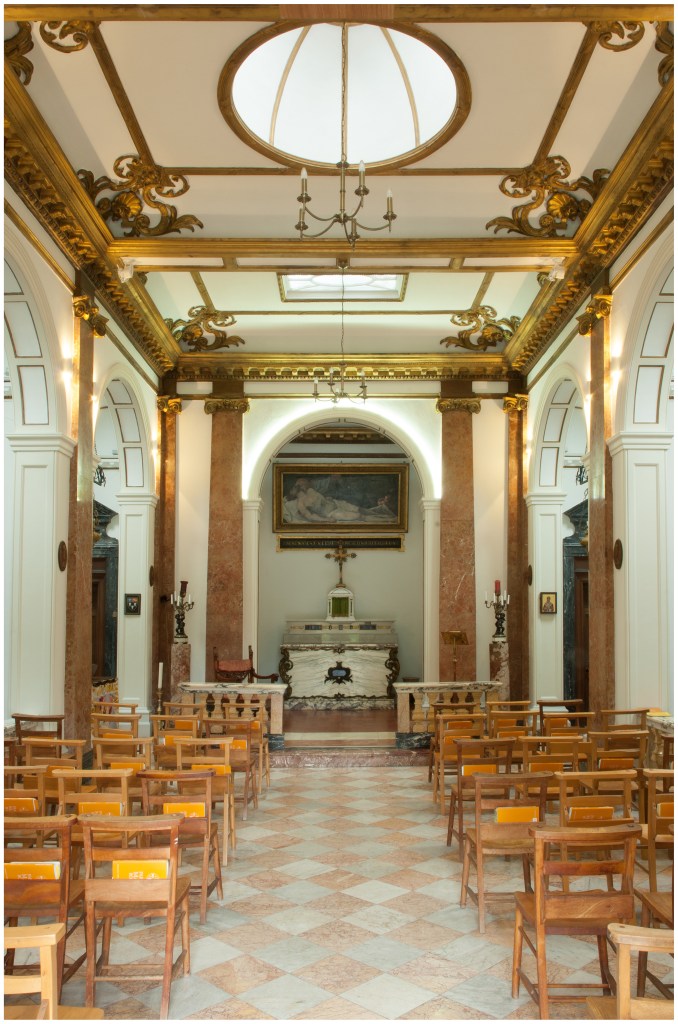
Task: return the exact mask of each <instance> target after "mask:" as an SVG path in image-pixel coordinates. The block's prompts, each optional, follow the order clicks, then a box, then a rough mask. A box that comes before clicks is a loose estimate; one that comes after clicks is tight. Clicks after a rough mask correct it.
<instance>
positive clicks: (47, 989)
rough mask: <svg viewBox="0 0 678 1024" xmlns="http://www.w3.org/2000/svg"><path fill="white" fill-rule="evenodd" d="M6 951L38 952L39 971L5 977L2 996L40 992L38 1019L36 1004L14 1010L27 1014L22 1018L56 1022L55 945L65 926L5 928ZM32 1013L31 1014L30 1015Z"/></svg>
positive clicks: (43, 925)
mask: <svg viewBox="0 0 678 1024" xmlns="http://www.w3.org/2000/svg"><path fill="white" fill-rule="evenodd" d="M4 932H5V951H7V950H8V949H13V950H17V949H38V950H39V954H40V970H39V972H38V973H36V974H21V975H18V974H5V995H31V994H33V993H36V992H37V993H39V995H40V1006H39V1008H38V1013H37V1017H36V1016H35V1004H33V1003H31V1004H26V1005H25V1006H24V1005H23V1004H16V1003H15V1004H14V1009H15V1011H16V1010H19V1009H21V1010H25V1011H28V1012H26V1013H25V1014H22V1017H23V1018H24V1019H30V1017H33V1019H34V1020H57V1018H58V1016H59V1012H58V1005H59V998H58V995H59V975H58V967H57V945H58V943H60V942H61V941H62V940H63V939H64V937H65V935H66V925H65V924H64V923H63V922H57V923H56V924H37V925H30V926H21V927H15V928H5V929H4ZM31 1011H32V1012H31Z"/></svg>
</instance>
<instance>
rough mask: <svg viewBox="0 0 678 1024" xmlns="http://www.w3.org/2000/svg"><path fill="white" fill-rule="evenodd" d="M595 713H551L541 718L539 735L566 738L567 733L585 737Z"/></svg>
mask: <svg viewBox="0 0 678 1024" xmlns="http://www.w3.org/2000/svg"><path fill="white" fill-rule="evenodd" d="M594 718H595V713H594V712H593V711H578V712H576V711H563V712H560V713H559V712H557V711H552V712H549V713H548V714H546V713H545V714H543V715H542V716H541V723H540V733H541V735H542V736H552V735H555V734H556V733H558V734H561V735H564V736H567V735H568V733H575V734H577V735H582V736H583V735H585V734H586V733H587V732H588V730H589V728H590V727H591V725H592V724H593V719H594Z"/></svg>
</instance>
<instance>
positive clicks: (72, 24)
mask: <svg viewBox="0 0 678 1024" xmlns="http://www.w3.org/2000/svg"><path fill="white" fill-rule="evenodd" d="M95 27H96V22H94V21H43V22H41V24H40V37H41V39H43V40H44V42H46V43H47V45H48V46H51V47H52V49H53V50H58V51H59V53H77V52H78V50H84V49H85V47H86V46H88V45H89V37H90V33H91V32H92V30H93V29H94V28H95ZM68 40H70V42H68Z"/></svg>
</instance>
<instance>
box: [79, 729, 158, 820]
mask: <svg viewBox="0 0 678 1024" xmlns="http://www.w3.org/2000/svg"><path fill="white" fill-rule="evenodd" d="M93 746H94V765H95V767H96V768H102V769H108V770H111V769H113V770H115V769H117V768H131V769H132V778H131V779H130V780H129V803H130V813H134V806H135V804H138V805H139V810H140V811H141V783H140V782H137V780H136V777H135V776H136V775H137V774H138V773H139V772H140V771H141V770H142V769H144V768H150V767H152V764H153V738H152V737H151V736H137V737H136V738H134V739H133V740H131V741H130V740H121V739H114V740H111V739H95V740H94V741H93Z"/></svg>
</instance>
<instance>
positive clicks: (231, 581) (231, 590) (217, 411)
mask: <svg viewBox="0 0 678 1024" xmlns="http://www.w3.org/2000/svg"><path fill="white" fill-rule="evenodd" d="M248 409H249V402H248V401H247V399H246V398H221V397H217V398H212V399H208V400H207V401H206V402H205V412H206V413H207V414H208V415H211V416H212V450H211V460H210V508H209V535H208V552H207V620H206V627H205V634H206V635H205V673H206V674H205V678H206V679H208V680H210V679H212V677H213V675H214V664H213V653H212V648H213V647H216V649H217V651H218V653H219V656H220V657H221V658H239V657H241V656H242V655H246V653H247V646H248V645H249V643H250V642H251V639H252V638H250V637H246V638H245V637H243V504H242V417H243V413H245V412H247V410H248Z"/></svg>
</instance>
